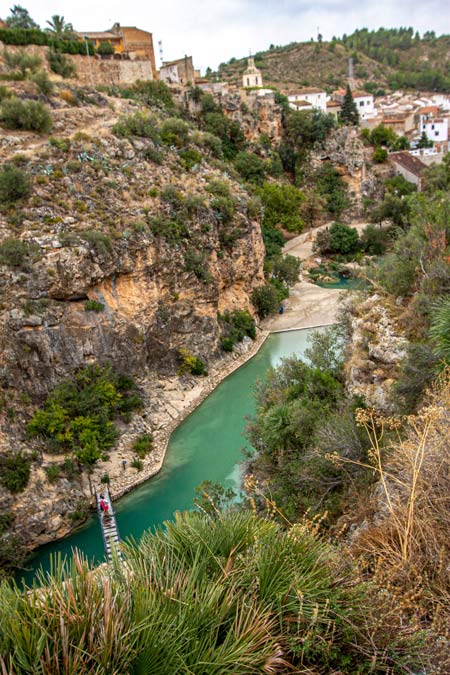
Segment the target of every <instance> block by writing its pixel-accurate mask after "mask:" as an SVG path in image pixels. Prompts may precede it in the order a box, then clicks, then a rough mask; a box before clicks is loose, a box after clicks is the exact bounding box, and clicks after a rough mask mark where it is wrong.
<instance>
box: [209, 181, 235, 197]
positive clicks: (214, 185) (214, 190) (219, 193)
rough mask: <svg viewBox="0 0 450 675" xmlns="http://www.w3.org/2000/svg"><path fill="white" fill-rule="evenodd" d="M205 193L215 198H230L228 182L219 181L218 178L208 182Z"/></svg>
mask: <svg viewBox="0 0 450 675" xmlns="http://www.w3.org/2000/svg"><path fill="white" fill-rule="evenodd" d="M206 189H207V191H208V192H210V193H211V194H212V195H214V196H215V197H229V196H230V184H229V182H228V181H224V180H219V179H218V178H213V180H210V181H209V183H208V185H207V187H206Z"/></svg>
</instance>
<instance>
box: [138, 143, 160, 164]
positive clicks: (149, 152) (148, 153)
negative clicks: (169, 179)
mask: <svg viewBox="0 0 450 675" xmlns="http://www.w3.org/2000/svg"><path fill="white" fill-rule="evenodd" d="M143 155H144V159H146V160H147V161H148V162H153V163H154V164H159V165H161V164H163V162H164V155H163V153H162V152H161V151H160V150H157V149H156V148H152V147H150V146H149V147H148V148H145V150H144V152H143Z"/></svg>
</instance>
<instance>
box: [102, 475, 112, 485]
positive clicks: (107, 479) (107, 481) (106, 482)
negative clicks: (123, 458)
mask: <svg viewBox="0 0 450 675" xmlns="http://www.w3.org/2000/svg"><path fill="white" fill-rule="evenodd" d="M110 482H111V478H110V477H109V473H104V474H103V476H102V477H101V478H100V483H103V484H104V485H109V484H110Z"/></svg>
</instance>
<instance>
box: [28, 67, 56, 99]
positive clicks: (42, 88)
mask: <svg viewBox="0 0 450 675" xmlns="http://www.w3.org/2000/svg"><path fill="white" fill-rule="evenodd" d="M30 80H31V81H32V82H34V84H35V85H36V87H37V88H38V91H39V92H40V93H41V94H44V96H49V95H50V94H51V93H52V91H53V84H52V82H50V80H49V78H48V75H47V72H46V71H45V70H39V71H38V72H37V73H35V74H34V75H32V76H31V77H30Z"/></svg>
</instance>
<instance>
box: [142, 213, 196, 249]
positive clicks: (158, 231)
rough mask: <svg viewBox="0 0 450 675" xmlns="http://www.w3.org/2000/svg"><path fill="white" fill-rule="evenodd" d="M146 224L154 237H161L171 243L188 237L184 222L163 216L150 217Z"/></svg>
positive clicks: (176, 242)
mask: <svg viewBox="0 0 450 675" xmlns="http://www.w3.org/2000/svg"><path fill="white" fill-rule="evenodd" d="M148 226H149V229H150V232H151V233H152V234H153V235H154V236H155V237H162V238H163V239H165V240H166V241H167V242H169V243H171V244H178V243H180V242H181V241H182V240H183V239H187V238H188V237H189V231H188V229H187V227H186V224H185V223H183V222H178V221H176V220H171V219H170V218H167V217H165V216H155V217H153V218H151V219H150V220H149V222H148Z"/></svg>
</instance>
